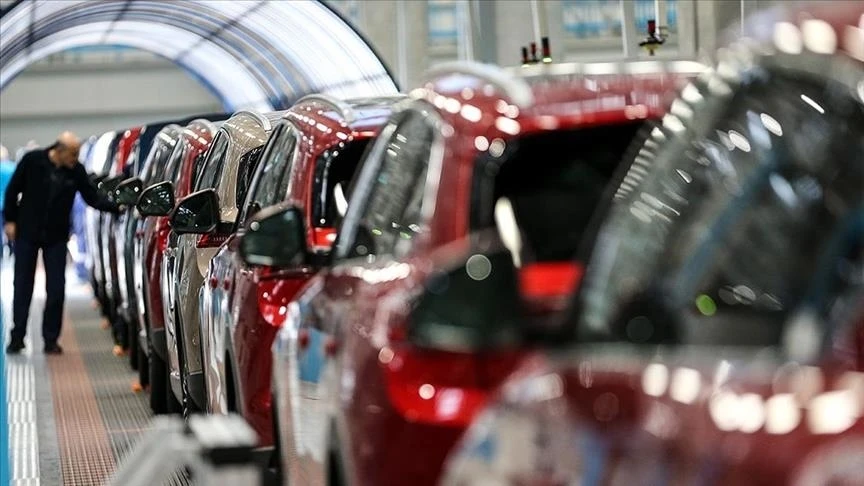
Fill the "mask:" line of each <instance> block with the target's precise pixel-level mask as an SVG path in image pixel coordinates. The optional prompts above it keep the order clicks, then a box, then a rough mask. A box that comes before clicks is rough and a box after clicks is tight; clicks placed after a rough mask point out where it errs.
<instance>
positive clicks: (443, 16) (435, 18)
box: [427, 0, 459, 47]
mask: <svg viewBox="0 0 864 486" xmlns="http://www.w3.org/2000/svg"><path fill="white" fill-rule="evenodd" d="M427 15H428V20H429V45H432V46H454V47H455V46H456V45H457V44H458V42H459V3H458V2H456V0H429V2H428V6H427Z"/></svg>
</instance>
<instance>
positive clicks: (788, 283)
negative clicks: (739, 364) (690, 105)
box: [582, 71, 864, 346]
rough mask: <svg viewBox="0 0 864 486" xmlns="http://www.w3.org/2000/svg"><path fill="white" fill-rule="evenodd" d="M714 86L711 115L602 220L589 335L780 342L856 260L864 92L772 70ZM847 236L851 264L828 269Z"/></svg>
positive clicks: (587, 298) (863, 196) (677, 139)
mask: <svg viewBox="0 0 864 486" xmlns="http://www.w3.org/2000/svg"><path fill="white" fill-rule="evenodd" d="M704 94H705V95H706V96H705V101H703V102H702V103H701V104H700V106H696V107H694V109H695V111H697V112H699V113H700V114H702V116H703V119H702V120H701V121H700V127H705V128H704V129H702V128H700V129H699V130H698V131H696V130H685V131H682V132H678V134H677V135H676V134H675V133H673V132H671V131H670V132H669V135H668V136H669V137H670V138H671V139H670V140H668V141H667V142H666V143H664V144H663V145H662V146H661V149H660V151H659V152H658V153H657V155H656V157H655V159H654V161H653V162H652V167H650V169H649V172H648V174H647V177H646V178H645V180H644V181H643V183H642V184H641V185H640V186H639V187H637V188H636V189H635V190H633V191H632V192H631V193H630V195H629V196H628V198H627V199H624V200H622V201H621V204H619V205H617V206H616V207H615V209H614V211H613V215H612V217H611V218H610V219H609V220H608V222H607V225H606V227H605V228H604V230H603V232H602V233H601V237H600V240H599V242H598V244H597V251H598V255H597V258H595V259H594V261H593V262H592V265H593V273H594V275H602V278H599V277H595V278H592V279H591V280H590V281H589V282H588V284H587V285H586V287H585V292H584V293H583V295H584V304H585V311H584V312H583V313H582V315H583V317H584V319H583V330H584V332H586V333H587V335H591V336H603V338H606V339H609V338H611V339H629V340H633V341H635V342H643V341H650V342H675V343H677V342H681V343H689V344H700V345H701V344H713V345H751V346H770V345H777V344H779V342H780V339H781V337H782V335H783V332H784V327H785V326H786V324H787V323H788V322H789V321H790V319H791V318H792V316H793V315H795V313H796V312H798V311H800V310H801V309H802V306H805V305H807V306H812V308H814V310H816V311H818V312H826V311H827V309H826V307H827V306H828V305H829V304H830V302H831V296H832V295H836V293H837V292H838V291H842V290H843V287H844V286H845V285H848V284H849V281H848V275H854V274H855V272H856V271H859V272H860V268H861V267H860V264H861V261H860V259H861V258H862V253H864V252H862V250H861V248H862V241H861V238H862V234H861V229H860V227H856V226H855V225H856V224H859V223H857V222H856V219H855V218H860V214H861V213H860V211H861V210H862V209H861V208H862V204H864V192H862V191H861V188H862V187H864V166H862V164H861V160H864V111H862V109H861V105H860V103H856V102H855V101H854V100H853V99H851V98H850V92H849V91H848V90H844V89H838V88H837V87H836V86H832V85H824V84H820V83H818V82H815V81H809V80H806V79H805V78H803V77H802V78H798V79H790V78H787V77H786V76H785V75H783V74H778V73H772V72H767V71H763V72H760V73H759V74H758V77H755V76H754V77H753V78H752V79H749V80H748V83H747V84H746V85H745V86H744V87H743V88H741V90H740V91H739V92H738V93H737V94H736V95H735V96H734V98H732V99H717V97H716V96H714V95H710V94H708V93H707V90H705V92H704ZM706 107H715V108H710V109H706ZM709 123H710V124H709ZM856 211H857V213H856ZM850 246H851V253H852V254H851V255H848V258H850V260H849V261H847V262H846V263H844V265H842V267H844V268H833V266H832V268H825V265H824V263H822V262H824V261H844V259H845V258H846V256H845V254H846V253H848V252H850ZM855 252H859V253H858V254H857V255H856V254H855ZM855 258H857V259H858V260H857V263H854V262H855V260H854V259H855ZM856 265H858V266H856ZM855 268H857V269H858V270H855ZM819 272H824V275H822V274H819ZM843 272H845V274H847V277H843V276H842V275H841V273H843ZM817 276H818V279H817ZM844 279H847V280H844Z"/></svg>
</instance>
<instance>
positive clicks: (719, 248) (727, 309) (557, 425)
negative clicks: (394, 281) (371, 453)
mask: <svg viewBox="0 0 864 486" xmlns="http://www.w3.org/2000/svg"><path fill="white" fill-rule="evenodd" d="M825 8H827V9H828V10H827V11H826V10H823V9H825ZM778 14H779V15H780V16H779V17H774V16H775V15H778ZM862 14H864V9H862V6H861V5H860V4H853V3H834V4H831V3H829V4H827V5H813V6H811V7H809V8H806V7H805V8H803V9H800V10H796V9H792V10H791V11H790V10H775V11H772V12H767V13H765V14H763V15H761V16H759V18H758V22H757V23H758V24H759V26H760V31H759V32H757V33H756V35H754V36H753V37H752V38H751V40H750V41H749V42H750V43H753V42H754V41H758V40H759V37H760V36H765V37H767V39H765V40H764V41H763V42H762V43H756V44H745V43H740V44H733V45H732V46H730V47H728V48H726V49H724V50H723V51H721V52H720V53H718V58H719V59H718V63H717V64H716V65H715V66H714V68H713V69H711V70H710V71H708V72H706V74H704V75H703V76H700V77H699V78H698V79H697V80H695V81H694V82H693V83H692V84H690V85H688V86H687V87H685V88H684V89H683V90H682V92H681V96H680V98H679V99H678V100H677V101H676V103H677V104H678V109H677V110H675V111H676V113H675V114H673V115H670V116H669V117H668V118H666V119H664V122H663V124H662V126H660V127H657V128H656V129H655V131H654V133H653V134H652V136H651V138H650V139H649V140H648V141H647V142H646V144H645V145H644V147H643V150H642V151H641V154H642V156H643V157H644V159H643V160H644V162H645V163H643V164H634V165H633V166H632V167H631V168H630V170H629V172H628V175H627V178H625V182H624V183H622V184H621V186H620V187H619V189H620V191H619V199H618V200H617V203H615V204H614V205H613V207H612V209H611V211H610V213H609V215H608V219H606V221H605V222H604V223H603V225H602V229H601V230H600V233H599V236H598V239H597V244H596V246H595V247H594V249H593V251H591V252H589V253H591V256H590V262H591V264H590V265H589V269H590V271H589V272H588V274H587V275H586V277H585V279H584V281H583V284H582V288H581V290H580V291H579V292H578V293H577V294H576V295H575V298H574V304H573V310H572V313H571V314H570V318H569V319H567V320H566V321H565V323H564V324H563V326H564V328H566V329H568V330H569V333H570V334H571V335H572V336H573V341H572V342H573V344H572V345H571V346H564V347H559V349H550V350H548V351H546V352H544V353H539V354H537V355H536V356H535V357H534V359H532V360H530V361H529V362H526V363H525V364H524V365H523V367H522V368H521V369H519V370H518V371H517V372H515V373H514V375H513V376H511V377H510V378H509V379H508V380H507V381H506V382H505V383H504V384H502V386H501V388H500V391H499V392H498V398H497V400H496V401H494V402H493V403H491V404H490V405H489V407H488V409H486V410H485V411H484V412H483V413H482V414H480V415H479V416H478V418H477V419H476V422H475V423H474V424H473V425H472V427H471V428H470V429H469V431H468V432H467V433H466V435H465V437H464V438H463V439H462V441H461V443H460V445H459V446H458V447H457V448H456V449H455V450H454V451H453V453H452V456H451V457H450V459H449V460H448V465H447V468H446V470H447V472H446V473H445V475H444V481H443V484H446V485H454V486H455V485H466V484H476V483H478V482H481V481H488V482H490V483H494V484H584V483H588V484H599V483H603V484H635V483H642V484H694V483H698V484H709V485H732V484H734V485H744V486H746V485H756V484H776V485H805V484H807V485H810V484H860V483H861V480H862V478H864V461H862V460H861V459H862V457H864V278H862V275H864V191H862V190H861V188H862V187H864V165H862V163H861V161H862V160H864V92H862V89H861V87H862V80H864V50H862V46H864V43H862V41H864V31H862V30H861V29H860V23H859V22H860V19H861V18H864V16H862ZM855 29H857V30H855ZM841 34H843V35H841ZM826 46H828V47H826ZM673 106H675V105H674V104H673ZM625 184H626V186H625Z"/></svg>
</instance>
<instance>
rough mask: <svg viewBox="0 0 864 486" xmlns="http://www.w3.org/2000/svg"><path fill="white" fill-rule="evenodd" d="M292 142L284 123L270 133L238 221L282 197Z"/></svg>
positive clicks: (289, 130) (290, 131)
mask: <svg viewBox="0 0 864 486" xmlns="http://www.w3.org/2000/svg"><path fill="white" fill-rule="evenodd" d="M296 142H297V138H296V136H295V134H294V131H293V130H291V129H290V128H288V126H287V125H280V126H279V127H277V129H276V131H275V132H274V133H273V135H271V136H270V140H269V141H268V143H267V145H266V146H265V149H264V153H263V155H262V156H261V160H262V163H261V164H260V165H259V168H258V170H257V171H256V173H255V177H254V179H253V181H252V190H251V191H250V193H249V197H248V198H247V199H246V205H245V206H244V208H243V211H244V214H243V216H242V217H241V218H240V221H246V220H247V218H249V217H251V216H253V215H254V214H255V213H256V212H258V210H260V209H262V208H266V207H267V206H272V205H273V204H276V203H278V202H280V201H282V199H283V198H284V197H285V195H286V193H287V190H288V180H289V178H290V174H291V164H292V163H293V161H294V147H295V146H296ZM283 181H284V184H283Z"/></svg>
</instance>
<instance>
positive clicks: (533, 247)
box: [471, 122, 643, 261]
mask: <svg viewBox="0 0 864 486" xmlns="http://www.w3.org/2000/svg"><path fill="white" fill-rule="evenodd" d="M642 126H643V122H639V123H627V124H622V125H616V126H605V127H598V128H585V129H579V130H569V131H554V132H546V133H540V134H533V135H528V136H525V137H522V138H520V139H517V140H513V141H511V142H510V143H509V145H510V146H509V147H508V149H507V152H506V154H505V156H504V157H503V161H502V160H501V159H500V158H499V159H495V158H491V157H484V158H481V160H480V161H478V164H477V169H476V172H475V178H474V189H473V191H472V195H471V205H472V209H471V213H472V224H471V226H472V227H473V228H474V229H485V228H492V227H494V225H495V221H494V208H495V203H496V202H497V201H498V199H500V198H503V197H506V198H507V199H508V200H509V201H510V203H511V204H512V206H513V212H514V216H515V218H516V223H517V224H518V227H519V229H520V231H521V232H522V233H523V240H524V245H525V248H524V250H525V253H526V254H525V258H528V259H529V260H531V261H569V260H572V259H573V258H574V257H575V254H576V251H577V249H578V248H579V245H580V243H581V242H582V239H583V236H584V235H585V231H586V229H587V228H588V224H589V221H590V220H591V218H592V216H593V215H594V212H595V210H596V209H597V206H598V204H599V202H600V200H601V199H602V196H603V192H604V191H605V189H606V185H607V184H608V182H609V181H610V179H611V178H612V176H613V175H614V173H615V171H616V170H617V168H618V165H619V163H620V161H621V159H622V157H623V155H624V152H625V151H626V150H627V148H628V147H629V146H630V144H631V142H632V141H633V138H634V137H635V136H636V134H637V132H638V131H639V130H640V128H641V127H642ZM538 161H539V162H540V163H538ZM499 167H500V169H499ZM490 174H495V175H494V176H491V175H490Z"/></svg>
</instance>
